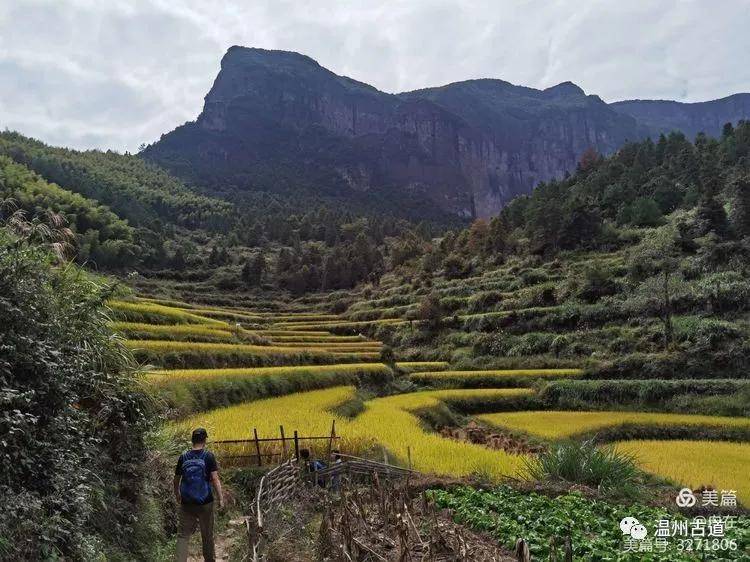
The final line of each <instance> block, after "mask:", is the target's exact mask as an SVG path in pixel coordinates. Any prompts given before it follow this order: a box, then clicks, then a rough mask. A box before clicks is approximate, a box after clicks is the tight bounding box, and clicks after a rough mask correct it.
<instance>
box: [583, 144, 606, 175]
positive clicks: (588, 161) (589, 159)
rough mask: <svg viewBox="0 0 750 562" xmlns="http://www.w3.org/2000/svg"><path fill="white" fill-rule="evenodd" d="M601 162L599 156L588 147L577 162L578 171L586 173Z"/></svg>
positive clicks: (593, 149) (594, 150)
mask: <svg viewBox="0 0 750 562" xmlns="http://www.w3.org/2000/svg"><path fill="white" fill-rule="evenodd" d="M600 160H601V155H600V154H599V153H598V152H597V151H596V149H595V148H593V147H591V146H590V147H588V148H587V149H586V150H584V151H583V154H582V155H581V160H580V161H579V162H578V169H579V170H580V171H582V172H586V171H588V170H590V169H591V168H593V167H594V166H596V165H597V164H598V163H599V161H600Z"/></svg>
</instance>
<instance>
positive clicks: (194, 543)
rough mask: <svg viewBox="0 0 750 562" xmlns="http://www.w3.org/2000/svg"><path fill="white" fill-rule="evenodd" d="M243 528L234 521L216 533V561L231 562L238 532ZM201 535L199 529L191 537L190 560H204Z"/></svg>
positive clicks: (201, 561) (196, 561) (192, 561)
mask: <svg viewBox="0 0 750 562" xmlns="http://www.w3.org/2000/svg"><path fill="white" fill-rule="evenodd" d="M241 529H242V527H241V526H237V525H233V524H232V522H230V524H229V525H227V527H226V528H224V529H222V530H221V531H220V532H218V533H216V534H215V535H214V548H215V554H216V562H229V555H230V553H231V552H232V548H233V546H234V544H235V540H236V539H237V536H238V532H239V530H241ZM200 536H201V535H200V531H198V532H196V533H195V534H194V535H193V536H192V537H191V538H190V554H189V555H188V562H203V554H202V553H201V539H200Z"/></svg>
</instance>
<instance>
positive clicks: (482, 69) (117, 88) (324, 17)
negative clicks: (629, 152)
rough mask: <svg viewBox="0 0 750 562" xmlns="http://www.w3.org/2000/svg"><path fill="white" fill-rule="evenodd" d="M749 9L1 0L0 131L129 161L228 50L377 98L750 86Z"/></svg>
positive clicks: (574, 2)
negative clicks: (463, 88)
mask: <svg viewBox="0 0 750 562" xmlns="http://www.w3.org/2000/svg"><path fill="white" fill-rule="evenodd" d="M748 23H750V0H625V1H623V0H471V1H469V0H409V1H403V0H402V1H389V0H373V1H371V0H348V1H338V2H333V1H328V0H308V1H307V2H301V1H299V0H297V1H287V0H273V1H253V0H242V1H239V0H130V1H121V0H104V1H102V0H0V128H1V129H11V130H17V131H20V132H22V133H24V134H26V135H29V136H33V137H36V138H39V139H41V140H43V141H45V142H47V143H49V144H54V145H61V146H69V147H73V148H82V149H83V148H86V149H87V148H100V149H114V150H118V151H126V150H128V151H131V152H134V151H136V150H137V149H138V146H139V145H140V144H141V143H150V142H153V141H155V140H158V138H159V137H160V135H162V134H163V133H166V132H168V131H170V130H172V129H174V128H175V127H176V126H178V125H180V124H182V123H184V122H185V121H189V120H194V119H195V118H196V117H197V115H198V114H199V112H200V110H201V108H202V105H203V97H204V96H205V95H206V93H207V92H208V90H209V89H210V87H211V84H212V83H213V80H214V78H215V76H216V74H217V72H218V70H219V63H220V60H221V57H222V55H223V54H224V52H226V50H227V49H228V48H229V47H230V46H232V45H243V46H247V47H263V48H267V49H284V50H290V51H298V52H301V53H304V54H306V55H308V56H311V57H312V58H314V59H315V60H317V61H318V62H319V63H320V64H321V65H323V66H325V67H327V68H329V69H331V70H333V71H334V72H336V73H337V74H344V75H347V76H350V77H352V78H355V79H357V80H361V81H363V82H367V83H369V84H372V85H373V86H375V87H377V88H379V89H381V90H383V91H386V92H399V91H405V90H412V89H417V88H422V87H427V86H437V85H441V84H446V83H449V82H455V81H458V80H465V79H469V78H501V79H503V80H507V81H509V82H512V83H514V84H520V85H524V86H531V87H535V88H546V87H549V86H553V85H555V84H559V83H560V82H564V81H567V80H570V81H572V82H575V83H576V84H578V85H579V86H581V87H582V88H583V89H584V90H585V91H586V92H587V93H589V94H597V95H599V96H600V97H601V98H602V99H604V100H605V101H616V100H622V99H633V98H641V99H674V100H679V101H704V100H709V99H716V98H720V97H724V96H727V95H731V94H733V93H737V92H748V91H750V65H749V64H747V54H748V53H749V52H750V33H748V29H747V27H748Z"/></svg>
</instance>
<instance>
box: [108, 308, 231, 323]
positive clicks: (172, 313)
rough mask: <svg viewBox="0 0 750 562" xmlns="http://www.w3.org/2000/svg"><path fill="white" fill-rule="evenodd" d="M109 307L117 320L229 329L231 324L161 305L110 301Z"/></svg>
mask: <svg viewBox="0 0 750 562" xmlns="http://www.w3.org/2000/svg"><path fill="white" fill-rule="evenodd" d="M107 306H108V307H109V308H110V309H111V310H112V313H113V316H114V319H115V320H123V321H128V322H147V323H149V324H208V325H212V326H219V327H222V328H224V329H229V324H227V323H226V322H223V321H221V320H215V319H212V318H207V317H205V316H200V315H198V314H194V313H192V312H188V311H186V310H182V309H179V308H174V307H170V306H164V305H161V304H154V303H144V302H128V301H109V302H108V303H107Z"/></svg>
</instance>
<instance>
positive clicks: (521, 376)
mask: <svg viewBox="0 0 750 562" xmlns="http://www.w3.org/2000/svg"><path fill="white" fill-rule="evenodd" d="M582 372H583V371H582V370H580V369H502V370H488V371H439V372H430V371H428V372H418V373H414V374H412V375H411V376H410V377H409V378H410V379H411V380H412V381H413V382H415V383H418V384H427V385H432V386H442V387H452V388H480V387H489V388H502V387H516V386H528V385H529V384H530V383H531V382H532V381H534V380H538V379H553V378H560V377H575V376H580V375H581V374H582Z"/></svg>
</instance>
